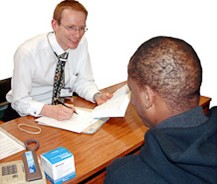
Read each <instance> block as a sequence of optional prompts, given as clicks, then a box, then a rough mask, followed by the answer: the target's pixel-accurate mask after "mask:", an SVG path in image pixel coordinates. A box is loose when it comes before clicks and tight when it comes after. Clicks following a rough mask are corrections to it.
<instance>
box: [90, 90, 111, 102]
mask: <svg viewBox="0 0 217 184" xmlns="http://www.w3.org/2000/svg"><path fill="white" fill-rule="evenodd" d="M112 96H113V95H112V94H110V93H108V92H107V93H96V94H95V95H94V101H95V102H96V103H97V105H101V104H103V103H105V102H106V101H107V100H108V99H110V98H111V97H112Z"/></svg>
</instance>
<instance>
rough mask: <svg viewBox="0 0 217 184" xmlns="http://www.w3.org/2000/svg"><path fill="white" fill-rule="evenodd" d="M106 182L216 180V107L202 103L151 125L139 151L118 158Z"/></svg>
mask: <svg viewBox="0 0 217 184" xmlns="http://www.w3.org/2000/svg"><path fill="white" fill-rule="evenodd" d="M105 183H106V184H140V183H141V184H167V183H170V184H209V183H210V184H211V183H212V184H214V183H217V107H214V108H212V109H211V110H210V111H209V115H208V117H206V116H205V115H204V114H203V110H202V108H201V107H199V106H198V107H196V108H194V109H192V110H190V111H187V112H184V113H182V114H179V115H177V116H174V117H172V118H170V119H168V120H165V121H164V122H161V123H160V124H159V125H158V126H157V127H156V128H152V129H150V130H149V131H148V132H147V133H146V135H145V144H144V146H143V147H142V148H141V150H140V153H139V154H138V155H130V156H126V157H124V158H120V159H116V160H115V161H114V162H113V163H112V164H111V165H110V166H109V167H108V168H107V174H106V178H105Z"/></svg>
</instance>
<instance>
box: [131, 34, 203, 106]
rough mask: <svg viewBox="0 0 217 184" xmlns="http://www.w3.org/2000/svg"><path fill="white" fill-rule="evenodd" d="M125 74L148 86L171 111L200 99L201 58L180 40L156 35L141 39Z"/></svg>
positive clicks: (191, 104)
mask: <svg viewBox="0 0 217 184" xmlns="http://www.w3.org/2000/svg"><path fill="white" fill-rule="evenodd" d="M128 76H129V77H130V78H132V79H133V80H134V81H135V82H136V83H137V85H138V86H139V87H142V86H144V85H149V86H150V87H151V88H152V89H153V90H155V91H156V92H157V93H158V94H159V95H160V96H161V97H162V98H163V99H164V100H165V102H166V103H167V105H168V106H169V107H171V110H172V109H173V108H174V107H176V109H177V108H181V109H182V110H183V109H186V108H190V107H192V106H195V103H198V101H199V96H200V86H201V82H202V67H201V63H200V59H199V58H198V56H197V53H196V52H195V51H194V49H193V47H192V46H191V45H189V44H188V43H186V42H185V41H183V40H181V39H178V38H172V37H166V36H158V37H154V38H152V39H150V40H148V41H146V42H144V43H143V44H142V45H141V46H140V47H139V48H138V49H137V51H136V52H135V53H134V55H133V56H132V57H131V59H130V62H129V65H128Z"/></svg>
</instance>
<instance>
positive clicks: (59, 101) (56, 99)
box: [54, 98, 78, 114]
mask: <svg viewBox="0 0 217 184" xmlns="http://www.w3.org/2000/svg"><path fill="white" fill-rule="evenodd" d="M54 100H55V101H58V103H60V104H61V105H63V106H65V107H67V108H69V109H71V107H69V106H68V105H66V104H65V103H63V102H62V101H61V100H59V99H58V98H54ZM74 113H75V114H78V113H77V112H76V110H75V111H74Z"/></svg>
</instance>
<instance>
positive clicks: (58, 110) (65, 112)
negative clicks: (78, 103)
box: [40, 104, 75, 121]
mask: <svg viewBox="0 0 217 184" xmlns="http://www.w3.org/2000/svg"><path fill="white" fill-rule="evenodd" d="M67 106H68V107H65V106H63V105H61V104H58V105H47V104H45V105H44V106H43V108H42V110H41V113H40V114H41V115H42V116H47V117H50V118H54V119H56V120H59V121H62V120H67V119H70V118H71V117H72V116H73V114H74V112H75V108H74V106H73V105H71V104H67ZM69 107H70V108H69Z"/></svg>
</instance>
